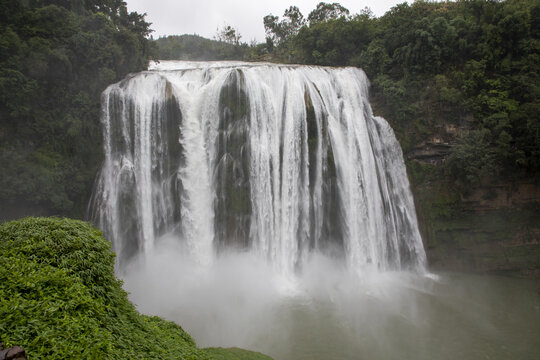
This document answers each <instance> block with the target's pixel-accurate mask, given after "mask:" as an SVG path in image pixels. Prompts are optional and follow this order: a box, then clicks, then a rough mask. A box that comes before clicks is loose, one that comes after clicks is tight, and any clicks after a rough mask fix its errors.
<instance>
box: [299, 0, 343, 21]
mask: <svg viewBox="0 0 540 360" xmlns="http://www.w3.org/2000/svg"><path fill="white" fill-rule="evenodd" d="M348 15H349V10H348V9H346V8H344V7H343V6H341V5H340V4H338V3H332V4H330V3H324V2H320V3H318V4H317V7H316V8H315V10H313V11H312V12H310V13H309V15H308V21H309V24H310V25H315V24H317V23H321V22H324V21H328V20H330V19H338V18H340V17H347V16H348Z"/></svg>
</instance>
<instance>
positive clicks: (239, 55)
mask: <svg viewBox="0 0 540 360" xmlns="http://www.w3.org/2000/svg"><path fill="white" fill-rule="evenodd" d="M232 31H234V32H232ZM222 32H223V35H222V36H221V35H220V38H221V37H222V41H218V40H210V39H206V38H203V37H201V36H198V35H180V36H178V35H171V36H167V37H162V38H159V39H157V40H155V41H154V42H153V44H154V45H155V49H154V52H153V57H154V58H155V59H159V60H239V59H244V58H246V57H247V51H248V49H249V47H248V45H247V44H240V43H239V40H240V35H239V34H238V35H237V33H236V31H235V30H234V29H232V28H229V29H227V28H225V29H223V30H222Z"/></svg>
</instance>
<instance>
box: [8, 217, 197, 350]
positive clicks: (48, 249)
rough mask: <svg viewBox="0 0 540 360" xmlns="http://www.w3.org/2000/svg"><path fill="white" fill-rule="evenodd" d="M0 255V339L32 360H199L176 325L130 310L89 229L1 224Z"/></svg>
mask: <svg viewBox="0 0 540 360" xmlns="http://www.w3.org/2000/svg"><path fill="white" fill-rule="evenodd" d="M0 254H1V256H0V264H1V265H0V293H1V296H0V299H1V300H0V337H1V338H2V341H4V342H5V343H6V344H7V345H21V346H23V347H24V348H25V349H26V350H27V353H28V354H29V356H30V357H31V358H32V359H82V358H88V359H104V358H106V359H146V358H148V357H151V358H153V359H177V358H183V359H187V358H193V359H195V358H205V357H204V356H203V355H202V353H201V352H200V351H199V350H198V349H196V347H195V344H194V342H193V340H191V338H190V337H189V335H188V334H186V333H185V332H184V331H183V330H182V329H181V328H180V327H179V326H177V325H175V324H173V323H170V322H166V321H163V320H161V319H159V318H156V317H147V316H143V315H139V314H138V313H137V312H136V310H135V308H134V306H133V305H132V304H131V303H130V302H129V301H128V299H127V294H126V293H125V292H124V291H123V290H122V287H121V285H122V283H121V282H120V281H119V280H117V279H116V278H115V276H114V254H113V253H112V252H111V250H110V245H109V243H108V242H107V241H106V240H105V239H103V237H102V236H101V233H100V231H99V230H96V229H94V228H93V227H92V226H91V225H89V224H87V223H84V222H82V221H76V220H68V219H53V218H25V219H23V220H19V221H12V222H10V223H4V224H2V225H1V226H0Z"/></svg>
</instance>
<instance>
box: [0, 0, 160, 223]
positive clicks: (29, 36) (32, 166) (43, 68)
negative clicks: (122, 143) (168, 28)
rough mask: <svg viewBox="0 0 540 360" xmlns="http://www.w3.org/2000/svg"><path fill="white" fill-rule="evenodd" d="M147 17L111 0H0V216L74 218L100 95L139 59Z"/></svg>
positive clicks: (142, 61) (98, 154)
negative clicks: (29, 215) (46, 215)
mask: <svg viewBox="0 0 540 360" xmlns="http://www.w3.org/2000/svg"><path fill="white" fill-rule="evenodd" d="M149 25H150V24H149V23H147V22H145V21H144V15H140V14H137V13H134V12H131V13H130V12H128V11H127V8H126V6H125V3H124V2H123V1H121V0H93V1H84V0H72V1H65V0H47V1H38V0H27V1H20V0H0V168H1V169H2V171H1V173H0V203H2V206H1V207H0V219H2V218H4V219H5V218H14V217H17V216H20V215H23V214H25V215H28V214H36V213H41V214H64V215H70V216H74V217H82V216H83V214H84V208H85V205H86V204H85V202H86V200H87V198H88V197H89V192H90V190H91V186H92V182H93V180H94V177H95V174H96V172H97V169H98V166H99V164H100V162H101V159H102V150H101V141H102V140H101V129H100V124H99V115H100V94H101V92H102V91H103V90H104V89H105V87H106V86H107V85H109V84H111V83H113V82H115V81H118V80H120V79H122V78H124V77H125V75H126V74H127V73H129V72H134V71H139V70H142V69H144V68H145V67H146V66H147V60H148V58H149V44H150V43H149V41H148V40H147V39H146V36H147V35H148V34H149V32H150V30H149Z"/></svg>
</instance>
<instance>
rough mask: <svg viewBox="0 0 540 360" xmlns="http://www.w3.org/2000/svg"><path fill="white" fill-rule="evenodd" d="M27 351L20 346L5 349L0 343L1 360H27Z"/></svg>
mask: <svg viewBox="0 0 540 360" xmlns="http://www.w3.org/2000/svg"><path fill="white" fill-rule="evenodd" d="M26 359H27V358H26V351H25V350H24V349H23V348H22V347H20V346H13V347H11V348H7V349H4V344H2V343H0V360H26Z"/></svg>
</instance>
